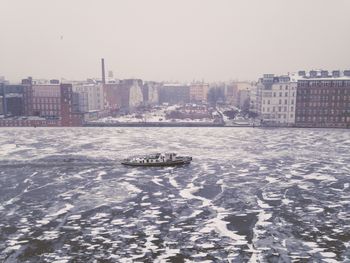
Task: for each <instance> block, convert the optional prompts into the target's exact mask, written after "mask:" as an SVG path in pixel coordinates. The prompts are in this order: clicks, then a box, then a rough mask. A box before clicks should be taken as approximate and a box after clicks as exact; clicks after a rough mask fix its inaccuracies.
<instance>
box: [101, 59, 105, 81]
mask: <svg viewBox="0 0 350 263" xmlns="http://www.w3.org/2000/svg"><path fill="white" fill-rule="evenodd" d="M101 64H102V84H106V75H105V60H104V58H101Z"/></svg>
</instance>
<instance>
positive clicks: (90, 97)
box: [73, 83, 105, 112]
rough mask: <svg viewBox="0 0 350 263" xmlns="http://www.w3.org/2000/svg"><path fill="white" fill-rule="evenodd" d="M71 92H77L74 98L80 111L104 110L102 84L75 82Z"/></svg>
mask: <svg viewBox="0 0 350 263" xmlns="http://www.w3.org/2000/svg"><path fill="white" fill-rule="evenodd" d="M73 92H75V93H78V94H79V95H76V96H77V98H75V100H77V101H78V103H79V107H78V108H79V110H80V111H81V112H88V111H102V110H104V106H105V101H104V97H105V94H104V88H103V85H102V84H94V83H92V84H86V83H77V84H74V85H73Z"/></svg>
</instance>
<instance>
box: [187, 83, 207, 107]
mask: <svg viewBox="0 0 350 263" xmlns="http://www.w3.org/2000/svg"><path fill="white" fill-rule="evenodd" d="M208 91H209V84H207V83H203V82H196V83H191V85H190V101H191V102H203V103H206V102H207V101H208Z"/></svg>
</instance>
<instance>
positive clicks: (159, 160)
mask: <svg viewBox="0 0 350 263" xmlns="http://www.w3.org/2000/svg"><path fill="white" fill-rule="evenodd" d="M191 161H192V157H190V156H177V154H176V153H156V154H150V155H144V156H133V157H129V158H127V159H124V160H123V161H122V162H121V163H122V164H123V165H129V166H175V165H184V164H190V163H191Z"/></svg>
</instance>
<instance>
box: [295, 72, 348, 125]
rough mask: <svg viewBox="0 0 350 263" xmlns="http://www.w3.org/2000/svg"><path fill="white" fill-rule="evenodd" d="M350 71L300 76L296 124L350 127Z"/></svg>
mask: <svg viewBox="0 0 350 263" xmlns="http://www.w3.org/2000/svg"><path fill="white" fill-rule="evenodd" d="M349 73H350V72H349V71H343V72H340V71H333V72H332V73H331V74H330V73H328V72H327V71H310V72H309V74H308V75H307V74H305V72H304V74H299V75H300V78H299V79H298V92H297V98H296V99H297V111H296V125H297V126H298V127H330V128H332V127H337V128H350V74H349Z"/></svg>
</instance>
